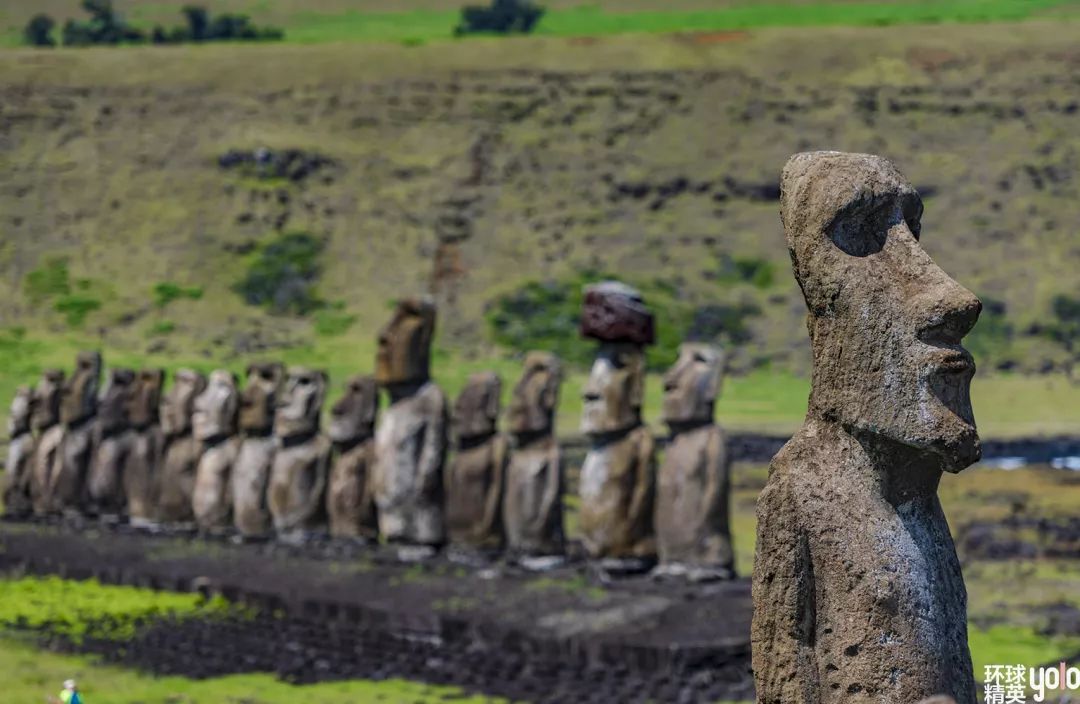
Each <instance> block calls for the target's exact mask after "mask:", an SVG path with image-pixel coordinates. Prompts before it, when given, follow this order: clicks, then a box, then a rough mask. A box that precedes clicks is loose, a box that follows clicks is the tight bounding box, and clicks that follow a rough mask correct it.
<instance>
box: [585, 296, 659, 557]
mask: <svg viewBox="0 0 1080 704" xmlns="http://www.w3.org/2000/svg"><path fill="white" fill-rule="evenodd" d="M581 332H582V334H583V335H584V336H585V337H589V338H593V339H596V340H599V341H600V347H599V349H598V350H597V354H596V360H595V361H594V362H593V367H592V371H591V372H590V374H589V380H588V382H587V384H586V386H585V393H584V404H583V407H582V418H581V431H582V432H583V433H585V434H586V435H588V436H589V440H590V444H591V446H590V448H589V452H588V454H587V455H586V456H585V462H584V464H583V465H582V467H581V477H580V480H579V493H580V497H581V508H580V513H579V525H580V527H581V533H582V542H583V543H584V545H585V549H586V551H587V552H588V554H589V556H590V557H592V558H594V559H602V560H604V561H605V563H604V564H605V566H607V567H609V568H611V569H615V570H619V571H630V570H633V571H637V570H643V569H646V568H647V567H649V566H651V562H653V561H654V560H655V555H656V540H655V537H654V532H653V509H654V506H653V504H654V501H655V493H656V456H655V441H654V440H653V437H652V433H650V432H649V429H648V428H647V427H646V426H645V425H644V424H642V422H641V403H642V397H643V395H644V386H645V347H644V346H645V345H647V344H651V343H652V342H653V318H652V314H651V313H650V312H649V311H648V309H647V308H646V307H645V304H644V301H642V299H641V295H640V294H639V293H638V292H637V291H635V290H634V289H632V288H630V287H629V286H626V285H624V284H620V283H617V282H605V283H602V284H598V285H595V286H590V287H588V288H587V289H586V290H585V308H584V310H583V312H582V319H581Z"/></svg>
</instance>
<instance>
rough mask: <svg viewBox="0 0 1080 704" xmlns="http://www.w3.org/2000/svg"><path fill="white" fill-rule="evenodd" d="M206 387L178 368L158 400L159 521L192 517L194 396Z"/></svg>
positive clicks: (196, 449)
mask: <svg viewBox="0 0 1080 704" xmlns="http://www.w3.org/2000/svg"><path fill="white" fill-rule="evenodd" d="M205 390H206V377H205V376H203V375H202V374H200V373H199V372H196V371H193V370H191V369H180V370H178V371H177V372H176V375H175V377H174V379H173V385H172V388H171V389H169V392H168V393H167V394H165V396H164V397H163V398H162V400H161V407H160V413H159V415H160V418H161V434H162V436H163V438H164V445H163V449H162V456H161V472H160V473H159V476H158V479H157V517H158V520H159V521H160V522H162V523H168V524H185V523H191V522H192V521H194V520H195V513H194V509H193V508H192V497H193V495H194V493H195V472H196V469H197V467H198V465H199V458H200V457H201V456H202V443H201V442H200V441H199V440H197V439H196V438H195V435H194V433H193V432H192V422H191V420H192V415H193V414H194V412H195V399H196V398H198V397H199V396H200V395H201V394H202V393H203V392H204V391H205Z"/></svg>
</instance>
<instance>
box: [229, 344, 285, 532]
mask: <svg viewBox="0 0 1080 704" xmlns="http://www.w3.org/2000/svg"><path fill="white" fill-rule="evenodd" d="M284 382H285V367H284V366H282V365H281V364H280V363H278V362H269V363H261V364H249V365H248V368H247V382H246V384H245V385H244V391H243V392H242V393H241V394H240V420H239V423H240V437H241V440H240V449H239V452H238V454H237V457H236V464H235V465H234V466H233V471H232V497H233V525H234V526H235V528H236V530H237V532H238V533H239V534H240V535H241V536H242V537H243V538H251V539H253V538H262V537H265V536H267V535H268V534H269V533H270V527H271V521H270V507H269V505H268V504H267V487H268V486H269V482H270V468H271V466H272V465H273V462H274V449H275V448H276V447H277V438H276V437H274V414H275V413H276V412H277V405H278V402H279V401H280V400H281V391H282V386H283V384H284Z"/></svg>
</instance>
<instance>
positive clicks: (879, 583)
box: [751, 152, 981, 704]
mask: <svg viewBox="0 0 1080 704" xmlns="http://www.w3.org/2000/svg"><path fill="white" fill-rule="evenodd" d="M781 185H782V194H781V206H780V207H781V217H782V220H783V224H784V230H785V232H786V234H787V241H788V248H789V250H790V253H791V261H792V266H793V269H794V272H795V279H796V280H797V281H798V283H799V286H800V287H801V288H802V292H803V296H804V298H805V299H806V306H807V309H808V311H809V315H808V320H807V328H808V330H809V333H810V343H811V349H812V352H813V377H812V388H811V391H810V399H809V403H808V409H807V415H806V420H805V422H804V424H803V426H802V428H801V429H800V430H799V431H798V432H797V433H796V434H795V436H794V437H793V438H792V439H791V441H789V442H788V444H787V445H785V446H784V448H783V449H781V450H780V452H779V453H778V454H777V455H776V457H774V458H773V461H772V465H771V468H770V471H769V479H768V482H767V484H766V486H765V489H764V490H763V491H762V493H761V496H760V498H759V499H758V504H757V507H758V508H757V515H758V532H757V555H756V559H755V562H754V584H753V599H754V619H753V628H752V636H751V640H752V646H753V668H754V678H755V681H756V689H757V697H758V701H759V702H764V703H767V704H773V703H775V704H780V703H782V704H798V703H800V702H814V703H815V704H817V703H821V702H844V703H845V704H847V703H856V702H878V703H882V704H906V703H907V702H917V701H919V700H921V699H923V698H927V697H931V696H934V695H938V694H945V695H949V696H951V697H953V698H954V699H956V701H957V702H959V704H974V703H975V701H976V700H975V683H974V678H973V676H972V667H971V656H970V654H969V652H968V644H967V618H966V601H967V596H966V592H965V589H964V580H963V577H962V575H961V573H960V563H959V561H958V560H957V557H956V550H955V548H954V546H953V540H952V537H951V536H950V534H949V526H948V524H947V523H946V521H945V516H944V514H943V513H942V510H941V504H940V503H939V502H938V497H937V487H938V482H939V481H940V479H941V475H942V472H959V471H960V470H962V469H963V468H965V467H967V466H968V465H970V464H972V463H973V462H975V461H977V460H978V459H979V456H980V454H981V451H980V446H979V437H978V433H977V431H976V429H975V420H974V416H973V414H972V410H971V398H970V394H969V387H970V382H971V377H972V375H973V374H974V372H975V365H974V363H973V361H972V357H971V355H970V354H969V353H968V352H967V351H965V350H964V348H963V347H961V345H960V343H961V340H962V338H963V337H964V335H966V334H967V333H968V332H969V331H970V330H971V328H972V326H973V325H974V324H975V321H976V319H977V318H978V316H979V311H980V309H981V305H980V303H979V300H978V299H977V298H976V297H975V296H974V295H972V294H971V292H970V291H968V290H967V289H965V288H964V287H962V286H961V285H960V284H958V283H957V282H956V281H954V280H953V279H951V278H949V276H948V275H947V274H946V273H945V272H944V271H942V270H941V269H940V268H938V266H937V265H936V264H935V263H934V262H933V260H931V259H930V257H929V256H928V255H927V254H926V252H925V251H923V249H922V248H921V247H920V245H919V231H920V218H921V216H922V210H923V206H922V202H921V200H920V199H919V194H918V193H917V192H916V191H915V189H914V188H913V187H912V186H911V184H910V183H909V182H908V181H907V180H906V179H905V178H904V177H903V176H902V175H901V174H900V173H899V171H897V169H896V167H895V166H893V164H891V163H890V162H888V161H886V160H885V159H883V158H881V157H877V156H871V155H866V154H843V153H837V152H816V153H809V154H797V155H795V156H794V157H792V158H791V160H790V161H789V162H788V163H787V166H786V167H785V168H784V172H783V176H782V181H781Z"/></svg>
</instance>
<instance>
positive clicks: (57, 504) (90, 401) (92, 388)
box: [49, 352, 101, 512]
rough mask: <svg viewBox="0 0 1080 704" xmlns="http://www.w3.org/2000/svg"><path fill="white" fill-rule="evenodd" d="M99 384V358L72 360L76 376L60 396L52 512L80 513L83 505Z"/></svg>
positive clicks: (86, 354)
mask: <svg viewBox="0 0 1080 704" xmlns="http://www.w3.org/2000/svg"><path fill="white" fill-rule="evenodd" d="M100 381H101V355H100V354H98V353H97V352H80V353H79V354H78V356H77V357H76V358H75V373H74V374H72V375H71V377H70V378H69V379H68V380H67V381H66V382H65V384H64V390H63V392H62V394H61V396H60V422H61V423H62V424H63V425H64V438H63V440H62V441H61V443H60V458H59V463H58V465H57V467H56V469H55V470H54V471H53V473H52V477H51V478H50V483H49V495H50V503H51V510H52V511H53V512H79V511H81V510H82V508H83V504H84V503H85V498H86V496H85V492H86V475H87V472H88V471H89V468H90V461H91V457H92V454H93V449H94V432H95V429H96V428H95V425H94V422H93V421H94V416H95V415H96V414H97V402H98V384H99V383H100Z"/></svg>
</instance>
